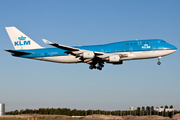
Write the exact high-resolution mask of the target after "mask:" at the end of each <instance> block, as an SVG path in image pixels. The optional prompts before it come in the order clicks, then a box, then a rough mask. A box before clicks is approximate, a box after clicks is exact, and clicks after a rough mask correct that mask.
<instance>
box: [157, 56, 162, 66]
mask: <svg viewBox="0 0 180 120" xmlns="http://www.w3.org/2000/svg"><path fill="white" fill-rule="evenodd" d="M160 60H161V57H159V58H158V62H157V64H158V65H160V64H161V61H160Z"/></svg>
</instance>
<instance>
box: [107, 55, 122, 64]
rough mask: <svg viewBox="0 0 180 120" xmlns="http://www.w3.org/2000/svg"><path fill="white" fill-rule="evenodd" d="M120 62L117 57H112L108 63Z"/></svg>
mask: <svg viewBox="0 0 180 120" xmlns="http://www.w3.org/2000/svg"><path fill="white" fill-rule="evenodd" d="M119 61H120V56H119V55H112V56H109V62H113V63H114V62H119Z"/></svg>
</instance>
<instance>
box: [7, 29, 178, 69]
mask: <svg viewBox="0 0 180 120" xmlns="http://www.w3.org/2000/svg"><path fill="white" fill-rule="evenodd" d="M6 31H7V33H8V35H9V37H10V39H11V42H12V44H13V46H14V48H15V50H5V51H7V52H10V53H11V55H12V56H16V57H22V58H29V59H35V60H43V61H50V62H57V63H87V64H89V68H90V69H98V70H102V68H103V67H104V63H105V62H106V63H111V64H115V65H116V64H123V61H126V60H136V59H150V58H158V63H157V64H158V65H160V64H161V62H160V59H161V57H162V56H166V55H169V54H171V53H173V52H175V51H176V50H177V48H176V47H175V46H173V45H171V44H169V43H167V42H165V41H164V40H161V39H148V40H131V41H122V42H114V43H109V44H101V45H89V46H72V47H70V46H65V45H61V44H56V43H52V42H50V41H48V40H46V39H42V40H43V41H44V43H45V44H48V45H51V46H53V47H54V48H44V47H41V46H40V45H38V44H37V43H36V42H34V41H33V40H32V39H31V38H29V37H28V36H27V35H25V34H24V33H22V32H21V31H19V30H18V29H17V28H16V27H6Z"/></svg>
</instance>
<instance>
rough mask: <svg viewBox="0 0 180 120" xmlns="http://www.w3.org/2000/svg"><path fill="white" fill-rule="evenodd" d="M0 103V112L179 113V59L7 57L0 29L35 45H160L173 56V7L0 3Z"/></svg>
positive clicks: (122, 1) (179, 20)
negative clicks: (96, 62)
mask: <svg viewBox="0 0 180 120" xmlns="http://www.w3.org/2000/svg"><path fill="white" fill-rule="evenodd" d="M0 2H1V4H0V18H1V19H0V40H1V44H0V48H1V49H0V54H1V57H0V66H1V69H0V83H1V85H0V86H1V87H0V103H5V105H6V112H7V111H11V110H16V109H17V110H21V109H39V108H70V109H81V110H88V109H94V110H95V109H101V110H129V107H130V106H135V107H142V106H145V107H146V106H154V107H160V106H165V105H168V106H170V105H173V106H174V109H176V110H180V104H179V101H180V95H179V93H180V87H179V86H180V72H179V71H180V63H179V59H180V52H179V50H177V51H176V52H175V53H173V54H171V55H168V56H165V57H162V59H161V65H160V66H159V65H157V62H158V58H154V59H147V60H132V61H124V63H123V65H112V64H105V67H104V68H103V70H102V71H98V70H90V69H89V65H88V64H83V63H79V64H62V63H52V62H45V61H38V60H30V59H24V58H17V57H13V56H11V54H10V53H8V52H6V51H4V49H14V47H13V45H12V43H11V41H10V39H9V36H8V34H7V32H6V30H5V27H9V26H15V27H17V28H18V29H19V30H21V31H22V32H23V33H25V34H26V35H27V36H29V37H30V38H31V39H33V40H34V41H35V42H37V43H38V44H39V45H41V46H43V47H51V46H49V45H45V44H44V43H43V41H42V39H43V38H45V39H47V40H50V41H52V42H55V43H59V44H63V45H67V46H74V45H95V44H105V43H112V42H118V41H125V40H135V39H138V40H143V39H163V40H165V41H166V42H168V43H170V44H172V45H175V46H176V47H177V48H178V49H179V48H180V15H179V13H180V7H179V5H180V1H179V0H158V1H157V0H146V1H144V0H134V1H130V0H113V1H112V0H98V1H97V0H53V1H52V0H0Z"/></svg>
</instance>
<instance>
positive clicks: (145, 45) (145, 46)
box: [142, 44, 151, 48]
mask: <svg viewBox="0 0 180 120" xmlns="http://www.w3.org/2000/svg"><path fill="white" fill-rule="evenodd" d="M142 48H151V46H148V44H144V46H142Z"/></svg>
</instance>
